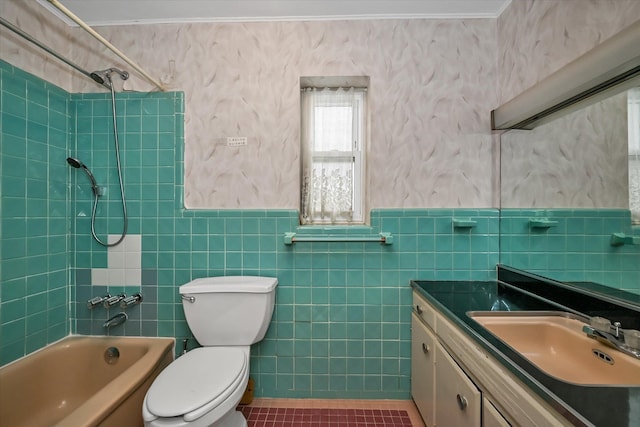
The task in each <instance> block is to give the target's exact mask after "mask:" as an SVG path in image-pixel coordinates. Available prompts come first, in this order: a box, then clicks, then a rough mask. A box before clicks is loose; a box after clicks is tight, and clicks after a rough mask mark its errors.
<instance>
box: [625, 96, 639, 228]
mask: <svg viewBox="0 0 640 427" xmlns="http://www.w3.org/2000/svg"><path fill="white" fill-rule="evenodd" d="M627 107H628V108H627V112H628V113H627V114H628V122H629V209H630V210H631V218H632V220H633V222H634V223H635V224H640V88H635V89H631V90H629V91H628V92H627Z"/></svg>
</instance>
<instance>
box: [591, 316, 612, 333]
mask: <svg viewBox="0 0 640 427" xmlns="http://www.w3.org/2000/svg"><path fill="white" fill-rule="evenodd" d="M589 325H590V326H593V328H594V329H597V330H599V331H604V332H609V331H610V330H611V321H609V319H605V318H604V317H598V316H594V317H592V318H591V319H590V320H589Z"/></svg>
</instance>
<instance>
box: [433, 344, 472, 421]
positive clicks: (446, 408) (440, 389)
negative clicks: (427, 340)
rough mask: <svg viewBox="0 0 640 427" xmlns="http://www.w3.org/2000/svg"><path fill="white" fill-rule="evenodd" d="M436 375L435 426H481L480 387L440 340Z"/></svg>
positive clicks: (437, 346)
mask: <svg viewBox="0 0 640 427" xmlns="http://www.w3.org/2000/svg"><path fill="white" fill-rule="evenodd" d="M436 375H437V380H436V396H437V397H438V403H437V405H436V421H437V423H438V426H442V427H448V426H456V427H463V426H464V427H470V426H474V427H480V422H481V419H480V417H481V413H480V411H481V408H482V396H481V394H480V391H479V390H478V389H477V388H476V386H475V384H473V382H471V380H470V379H469V377H467V375H466V374H465V373H464V371H463V370H462V369H460V367H459V366H458V365H457V363H456V362H455V361H454V360H453V359H452V358H451V356H449V353H447V352H446V350H445V349H444V347H442V345H440V344H437V345H436Z"/></svg>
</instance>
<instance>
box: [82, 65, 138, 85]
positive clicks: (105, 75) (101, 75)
mask: <svg viewBox="0 0 640 427" xmlns="http://www.w3.org/2000/svg"><path fill="white" fill-rule="evenodd" d="M112 73H116V74H118V75H119V76H120V78H121V79H122V80H127V79H128V78H129V73H128V72H127V71H122V70H119V69H117V68H113V67H112V68H107V69H106V70H100V71H94V72H93V73H91V74H90V76H91V78H92V79H93V80H94V81H95V82H96V83H98V84H101V85H102V84H104V83H105V81H107V80H109V82H111V74H112Z"/></svg>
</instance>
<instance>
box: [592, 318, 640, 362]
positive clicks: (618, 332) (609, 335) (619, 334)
mask: <svg viewBox="0 0 640 427" xmlns="http://www.w3.org/2000/svg"><path fill="white" fill-rule="evenodd" d="M603 320H606V319H602V318H596V317H594V318H592V319H591V325H584V326H583V327H582V332H584V333H586V334H587V336H588V337H589V338H593V339H595V340H597V341H600V342H601V343H603V344H606V345H608V346H610V347H613V348H615V349H616V350H618V351H621V352H623V353H624V354H627V355H629V356H633V357H635V358H636V359H640V349H638V348H636V347H635V346H633V347H632V346H630V345H629V343H627V342H626V340H625V337H624V331H623V330H622V329H621V326H622V325H621V324H620V322H615V323H614V324H613V326H614V328H615V332H611V326H610V325H611V324H610V323H609V321H608V320H607V321H606V322H605V323H601V322H602V321H603ZM594 324H597V325H598V327H596V326H594ZM605 324H606V327H605Z"/></svg>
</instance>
